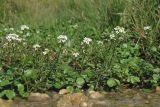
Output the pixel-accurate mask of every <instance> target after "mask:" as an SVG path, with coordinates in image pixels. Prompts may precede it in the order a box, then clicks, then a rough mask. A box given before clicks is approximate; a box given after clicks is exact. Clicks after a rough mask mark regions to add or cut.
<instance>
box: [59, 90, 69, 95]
mask: <svg viewBox="0 0 160 107" xmlns="http://www.w3.org/2000/svg"><path fill="white" fill-rule="evenodd" d="M68 93H69V92H68V90H66V89H61V90H60V91H59V94H60V95H64V94H68Z"/></svg>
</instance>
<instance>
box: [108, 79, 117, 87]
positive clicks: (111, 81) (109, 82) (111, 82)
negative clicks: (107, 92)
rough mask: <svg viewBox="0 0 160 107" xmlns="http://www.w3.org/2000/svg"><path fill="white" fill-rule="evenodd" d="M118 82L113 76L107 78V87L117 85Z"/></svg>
mask: <svg viewBox="0 0 160 107" xmlns="http://www.w3.org/2000/svg"><path fill="white" fill-rule="evenodd" d="M119 84H120V81H119V80H117V79H114V78H110V79H109V80H107V85H108V86H109V87H111V88H112V87H115V86H117V85H119Z"/></svg>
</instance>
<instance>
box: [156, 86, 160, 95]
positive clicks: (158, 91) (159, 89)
mask: <svg viewBox="0 0 160 107" xmlns="http://www.w3.org/2000/svg"><path fill="white" fill-rule="evenodd" d="M156 93H157V94H160V87H158V86H157V87H156Z"/></svg>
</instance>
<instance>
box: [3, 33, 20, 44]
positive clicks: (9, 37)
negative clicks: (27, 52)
mask: <svg viewBox="0 0 160 107" xmlns="http://www.w3.org/2000/svg"><path fill="white" fill-rule="evenodd" d="M6 39H7V40H8V41H9V42H11V41H18V42H21V41H22V38H20V37H19V35H17V34H8V35H7V36H6Z"/></svg>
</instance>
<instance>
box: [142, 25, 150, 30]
mask: <svg viewBox="0 0 160 107" xmlns="http://www.w3.org/2000/svg"><path fill="white" fill-rule="evenodd" d="M143 29H144V30H151V26H145V27H144V28H143Z"/></svg>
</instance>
